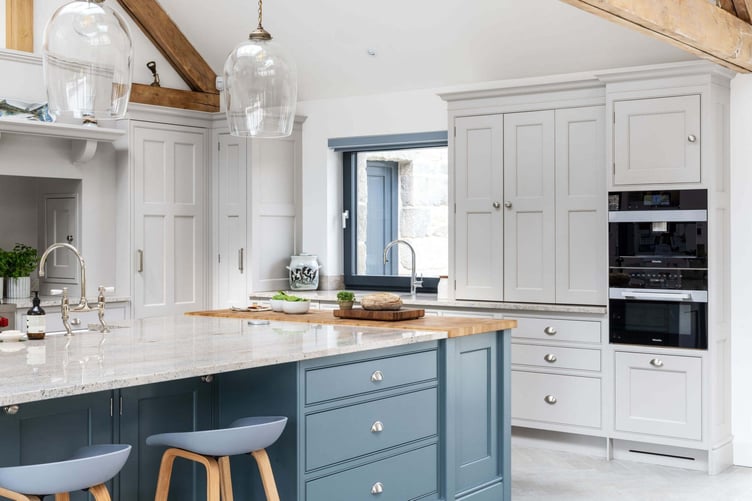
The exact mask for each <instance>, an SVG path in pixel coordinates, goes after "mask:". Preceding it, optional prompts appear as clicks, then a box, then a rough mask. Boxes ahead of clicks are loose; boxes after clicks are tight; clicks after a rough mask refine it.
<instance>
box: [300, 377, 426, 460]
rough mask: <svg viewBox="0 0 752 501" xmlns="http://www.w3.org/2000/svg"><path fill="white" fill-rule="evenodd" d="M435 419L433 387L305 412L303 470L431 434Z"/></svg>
mask: <svg viewBox="0 0 752 501" xmlns="http://www.w3.org/2000/svg"><path fill="white" fill-rule="evenodd" d="M437 422H438V397H437V390H436V388H430V389H427V390H422V391H417V392H414V393H408V394H405V395H398V396H395V397H390V398H384V399H381V400H375V401H372V402H365V403H362V404H357V405H350V406H348V407H343V408H340V409H333V410H330V411H325V412H318V413H315V414H309V415H307V416H306V418H305V432H306V438H305V443H306V452H305V456H306V470H307V471H309V470H313V469H316V468H320V467H322V466H326V465H329V464H332V463H337V462H339V461H345V460H347V459H352V458H355V457H358V456H362V455H364V454H369V453H372V452H376V451H379V450H382V449H386V448H389V447H394V446H396V445H400V444H402V443H405V442H410V441H413V440H417V439H420V438H426V437H431V436H433V435H436V434H437V430H438V424H437ZM379 423H380V425H379Z"/></svg>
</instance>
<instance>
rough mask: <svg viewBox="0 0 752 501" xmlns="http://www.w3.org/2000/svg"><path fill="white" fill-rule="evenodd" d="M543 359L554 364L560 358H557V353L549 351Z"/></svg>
mask: <svg viewBox="0 0 752 501" xmlns="http://www.w3.org/2000/svg"><path fill="white" fill-rule="evenodd" d="M543 360H545V361H546V362H548V363H549V364H552V363H554V362H556V360H558V359H557V358H556V355H554V354H553V353H548V354H546V356H545V357H543Z"/></svg>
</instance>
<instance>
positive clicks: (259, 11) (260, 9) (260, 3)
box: [256, 0, 264, 30]
mask: <svg viewBox="0 0 752 501" xmlns="http://www.w3.org/2000/svg"><path fill="white" fill-rule="evenodd" d="M258 13H259V23H258V27H257V28H256V29H259V30H263V29H264V27H263V26H261V17H262V16H263V14H264V0H259V8H258Z"/></svg>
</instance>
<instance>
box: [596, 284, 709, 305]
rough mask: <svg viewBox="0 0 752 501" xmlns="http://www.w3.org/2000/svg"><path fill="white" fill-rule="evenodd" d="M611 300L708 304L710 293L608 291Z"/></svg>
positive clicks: (615, 289) (692, 291)
mask: <svg viewBox="0 0 752 501" xmlns="http://www.w3.org/2000/svg"><path fill="white" fill-rule="evenodd" d="M608 298H609V299H622V300H624V299H636V300H638V301H674V302H680V303H684V302H687V303H707V302H708V291H695V290H671V291H667V290H665V289H622V288H618V287H612V288H610V289H608Z"/></svg>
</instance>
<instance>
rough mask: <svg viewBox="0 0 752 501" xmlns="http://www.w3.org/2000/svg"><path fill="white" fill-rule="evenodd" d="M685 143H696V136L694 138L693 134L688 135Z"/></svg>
mask: <svg viewBox="0 0 752 501" xmlns="http://www.w3.org/2000/svg"><path fill="white" fill-rule="evenodd" d="M687 141H689V142H690V143H694V142H695V141H697V136H695V135H694V134H690V135H689V136H687Z"/></svg>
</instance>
